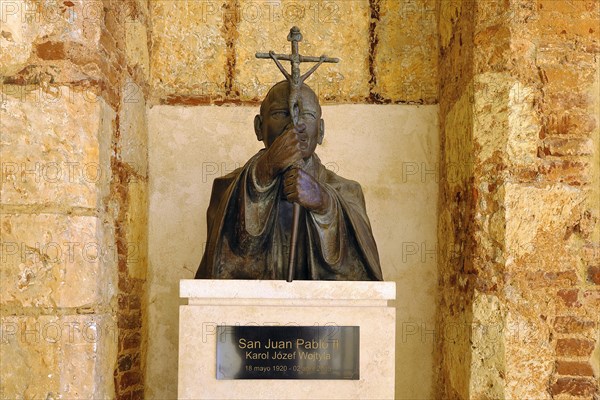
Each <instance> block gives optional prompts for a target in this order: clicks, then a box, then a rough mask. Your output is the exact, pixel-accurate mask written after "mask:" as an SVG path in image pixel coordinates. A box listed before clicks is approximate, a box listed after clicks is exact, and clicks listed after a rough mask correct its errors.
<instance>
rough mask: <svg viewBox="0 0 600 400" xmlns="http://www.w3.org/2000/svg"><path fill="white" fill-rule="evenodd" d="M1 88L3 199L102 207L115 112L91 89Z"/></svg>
mask: <svg viewBox="0 0 600 400" xmlns="http://www.w3.org/2000/svg"><path fill="white" fill-rule="evenodd" d="M2 89H3V90H2V102H3V109H2V110H0V112H1V113H2V116H1V117H0V130H1V131H2V141H3V146H2V147H1V148H0V159H1V160H2V170H1V180H2V185H1V192H0V196H1V198H2V203H4V204H19V205H34V204H35V205H44V204H54V205H60V206H61V207H72V206H75V207H86V208H92V209H95V208H99V207H101V206H102V200H103V198H104V197H105V196H106V195H107V194H108V190H109V185H110V180H111V171H110V152H111V149H110V141H111V138H112V129H113V128H112V123H113V120H114V112H113V110H112V109H111V108H110V107H109V106H108V105H107V104H106V103H105V102H104V100H102V98H100V97H98V96H96V95H95V94H94V93H93V92H91V91H78V90H75V89H73V88H69V87H65V86H61V87H58V88H54V91H52V92H50V91H46V90H43V89H42V88H41V87H24V86H8V85H5V86H4V87H3V88H2Z"/></svg>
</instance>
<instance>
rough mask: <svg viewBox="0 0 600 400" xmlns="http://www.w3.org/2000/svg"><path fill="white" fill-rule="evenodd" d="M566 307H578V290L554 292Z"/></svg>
mask: <svg viewBox="0 0 600 400" xmlns="http://www.w3.org/2000/svg"><path fill="white" fill-rule="evenodd" d="M556 294H557V295H558V297H560V298H561V299H562V301H563V302H564V304H565V305H566V306H567V307H574V306H580V305H581V303H579V301H578V300H579V290H578V289H561V290H559V291H558V292H556Z"/></svg>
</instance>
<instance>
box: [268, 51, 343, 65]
mask: <svg viewBox="0 0 600 400" xmlns="http://www.w3.org/2000/svg"><path fill="white" fill-rule="evenodd" d="M274 56H275V57H276V58H277V59H278V60H285V61H292V56H290V55H289V54H274ZM256 58H271V55H270V54H269V53H256ZM299 60H300V62H319V61H321V57H312V56H299ZM323 62H326V63H337V62H340V59H339V58H331V57H325V59H324V60H323Z"/></svg>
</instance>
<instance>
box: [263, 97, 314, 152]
mask: <svg viewBox="0 0 600 400" xmlns="http://www.w3.org/2000/svg"><path fill="white" fill-rule="evenodd" d="M300 93H301V95H300V99H299V100H300V102H301V103H302V112H301V113H300V115H299V116H298V123H299V124H302V123H303V124H305V125H306V129H305V130H304V132H302V133H299V134H298V137H299V139H300V150H301V151H302V158H304V159H307V158H308V157H310V156H311V155H312V154H313V153H314V151H315V149H316V147H317V144H320V143H321V141H322V139H323V136H322V132H321V129H320V121H321V108H320V107H319V102H318V99H317V97H316V95H315V94H314V93H313V92H312V91H311V90H309V89H307V88H306V87H303V88H302V90H301V92H300ZM288 96H289V94H288V88H287V85H278V86H276V87H275V88H274V89H273V91H272V93H271V94H270V96H269V97H268V98H267V99H265V102H266V103H265V104H264V105H263V112H262V114H261V115H262V126H261V128H262V129H261V130H262V139H263V141H264V143H265V146H266V147H267V148H268V147H269V146H270V145H271V144H272V143H273V142H274V141H275V139H277V138H278V137H279V136H280V135H281V134H282V133H283V132H285V131H286V128H288V126H289V127H291V126H292V118H291V116H290V112H289V107H288Z"/></svg>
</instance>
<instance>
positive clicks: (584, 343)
mask: <svg viewBox="0 0 600 400" xmlns="http://www.w3.org/2000/svg"><path fill="white" fill-rule="evenodd" d="M594 345H595V341H594V340H589V339H558V340H557V341H556V354H557V355H559V356H564V357H587V356H589V355H590V354H591V353H592V351H593V350H594Z"/></svg>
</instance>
